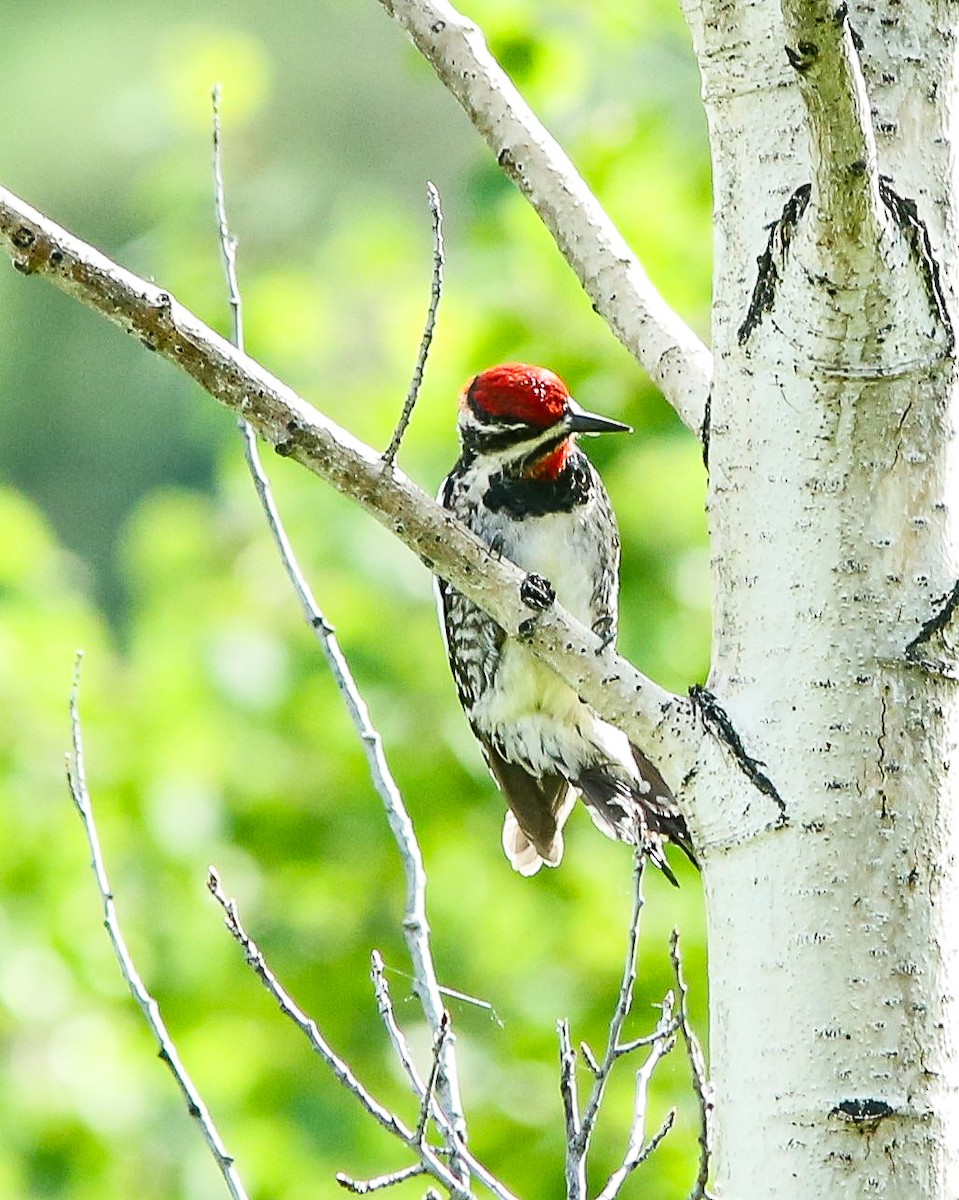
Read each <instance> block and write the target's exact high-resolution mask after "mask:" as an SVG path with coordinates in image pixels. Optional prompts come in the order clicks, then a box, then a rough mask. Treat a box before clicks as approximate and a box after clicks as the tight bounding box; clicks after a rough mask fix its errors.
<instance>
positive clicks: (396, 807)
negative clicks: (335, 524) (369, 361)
mask: <svg viewBox="0 0 959 1200" xmlns="http://www.w3.org/2000/svg"><path fill="white" fill-rule="evenodd" d="M219 98H220V97H219V87H215V88H214V89H213V181H214V201H215V209H216V220H217V229H218V232H219V240H220V251H221V254H222V258H223V268H224V272H225V274H226V281H227V288H228V291H229V300H230V310H231V313H232V318H233V320H232V325H233V342H234V344H235V345H236V347H237V349H239V350H241V351H242V350H243V301H242V296H241V293H240V284H239V278H238V274H237V240H236V238H235V237H234V236H233V235H232V234H231V232H230V226H229V221H228V219H227V212H226V189H225V186H224V182H223V162H222V154H221V139H220V114H219ZM430 188H431V189H432V191H431V192H430V206H431V211H432V213H433V219H434V238H435V241H434V274H433V297H434V298H433V300H432V301H431V304H430V309H429V315H428V318H427V326H426V331H424V335H423V340H422V342H421V345H420V354H419V357H418V358H417V369H416V372H415V373H414V384H412V385H411V388H410V398H409V399H408V404H409V410H410V411H412V406H413V402H415V399H416V392H417V391H418V389H419V383H418V379H419V377H420V376H421V375H422V370H423V365H424V364H425V361H426V354H427V351H428V349H429V343H430V340H431V339H432V326H433V323H434V321H435V316H436V305H437V304H438V303H439V283H440V279H441V272H442V235H441V227H440V219H441V218H440V209H439V197H438V195H437V194H436V190H435V188H433V185H432V184H430ZM434 200H435V203H434ZM404 416H405V417H406V419H407V420H408V419H409V412H407V411H406V409H404ZM237 424H238V427H239V431H240V435H241V437H242V438H243V452H244V455H245V457H246V463H247V467H248V468H249V471H250V475H251V477H252V479H253V484H254V487H255V488H256V493H257V496H258V497H259V500H260V504H261V506H262V508H263V512H264V515H265V516H266V520H267V524H268V526H269V528H270V533H271V534H272V536H273V541H274V543H275V545H276V548H277V550H278V551H279V555H280V559H281V561H282V563H283V567H284V569H285V571H286V573H287V576H288V577H289V579H290V582H291V583H292V584H293V589H294V591H295V592H296V594H297V597H298V599H299V601H300V607H301V608H302V609H303V613H304V616H305V617H306V619H307V622H308V623H309V625H310V628H311V629H312V630H313V632H314V634H315V635H316V637H317V640H318V641H319V643H320V647H321V649H322V650H323V654H324V656H325V658H326V662H327V665H328V667H329V668H330V672H331V674H332V676H333V679H334V681H335V683H336V686H337V688H338V689H339V691H340V695H341V696H342V697H343V700H344V703H345V704H346V708H347V712H348V713H349V716H350V719H351V720H352V722H353V725H354V727H355V728H356V730H357V732H358V734H359V736H360V741H361V742H362V744H363V750H364V753H365V755H366V761H367V766H368V768H369V772H370V777H371V779H372V781H373V786H374V787H375V788H376V792H377V794H378V795H379V797H380V799H381V801H382V802H383V807H384V809H385V810H386V817H387V821H388V822H389V826H390V832H391V833H392V834H393V838H394V840H395V841H396V845H397V848H398V849H399V853H400V859H401V861H402V864H403V871H404V874H405V876H406V911H405V912H404V914H403V936H404V938H405V940H406V947H407V950H408V952H409V956H410V962H411V965H412V967H413V990H414V992H415V993H416V995H417V998H418V999H419V1002H420V1004H421V1005H422V1008H423V1013H424V1015H425V1017H426V1020H427V1022H428V1024H429V1026H430V1029H431V1030H432V1032H433V1034H434V1036H436V1035H437V1033H438V1031H439V1029H440V1027H441V1024H442V1022H443V1019H444V1016H445V1012H444V1006H443V1000H442V998H441V996H440V990H439V984H438V982H437V978H436V967H435V965H434V963H433V952H432V949H431V947H430V927H429V922H428V921H427V917H426V870H425V868H424V866H423V854H422V851H421V850H420V846H419V842H418V841H417V839H416V834H415V832H414V830H413V822H412V821H411V819H410V815H409V812H408V811H407V808H406V804H405V803H404V801H403V796H402V794H401V792H400V789H399V787H398V786H397V784H396V781H395V779H394V778H393V773H392V772H391V770H390V767H389V764H388V763H387V761H386V753H385V751H384V749H383V740H382V738H381V737H380V734H379V731H378V730H377V729H376V727H375V726H374V725H373V722H372V720H371V719H370V713H369V709H368V708H367V706H366V702H365V701H364V699H363V696H362V694H361V692H360V689H359V687H358V686H357V683H356V680H355V679H354V677H353V673H352V671H351V670H350V666H349V663H348V662H347V661H346V657H345V655H344V654H343V651H342V649H341V648H340V644H339V640H338V638H337V637H336V631H335V630H334V628H333V626H332V625H331V624H330V623H329V622H328V621H327V620H326V617H325V616H324V615H323V613H322V611H321V609H320V607H319V605H318V604H317V601H316V597H315V596H314V595H313V590H312V588H311V587H310V585H309V583H308V582H307V580H306V576H305V575H304V574H303V571H302V570H301V568H300V564H299V562H298V560H297V557H296V554H295V552H294V550H293V546H292V545H291V543H290V540H289V538H288V536H287V533H286V529H285V528H284V525H283V521H282V519H281V517H280V513H279V510H278V508H277V506H276V501H275V500H274V498H273V491H272V489H271V487H270V482H269V480H268V479H267V476H266V472H265V471H264V470H263V463H262V461H261V459H260V451H259V447H258V446H257V441H256V434H255V432H254V431H253V429H252V428H251V426H250V424H249V422H248V421H245V420H244V419H243V417H240V418H239V419H238V422H237ZM402 427H403V422H401V424H400V426H399V427H398V428H397V432H396V434H395V435H394V439H393V443H391V445H393V444H394V443H395V446H396V447H398V446H399V442H400V437H401V436H402ZM394 454H395V450H394ZM454 1045H455V1039H454V1038H453V1036H452V1034H450V1035H449V1036H447V1037H445V1038H444V1039H443V1041H442V1043H441V1049H440V1061H439V1077H438V1080H437V1088H436V1091H437V1095H438V1097H439V1101H440V1103H441V1105H442V1106H443V1109H444V1111H445V1112H446V1114H447V1115H448V1117H449V1120H450V1123H451V1124H452V1126H453V1129H454V1130H455V1132H456V1136H457V1139H458V1140H459V1141H463V1142H465V1141H466V1120H465V1117H464V1115H463V1101H462V1098H461V1096H460V1086H459V1073H458V1070H457V1065H456V1054H455V1049H454ZM451 1148H452V1147H451ZM454 1166H455V1164H454Z"/></svg>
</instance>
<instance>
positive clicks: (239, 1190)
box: [67, 654, 247, 1200]
mask: <svg viewBox="0 0 959 1200" xmlns="http://www.w3.org/2000/svg"><path fill="white" fill-rule="evenodd" d="M81 660H82V654H77V661H76V666H75V667H74V672H73V690H72V692H71V693H70V729H71V740H72V742H73V755H72V758H71V757H69V756H68V758H67V782H68V784H69V785H70V794H71V795H72V796H73V802H74V804H75V805H76V808H77V812H78V813H79V814H80V819H81V821H82V822H83V828H84V831H85V833H86V835H87V842H88V844H89V847H90V860H91V866H92V868H93V875H94V878H95V879H96V882H97V889H98V891H99V892H100V902H101V904H102V905H103V924H104V926H105V927H106V931H107V933H108V934H109V937H110V942H111V944H112V946H113V953H114V954H115V955H116V960H117V965H118V966H119V968H120V974H121V975H122V976H123V978H124V979H125V980H126V984H127V987H128V988H129V989H130V995H131V996H132V997H133V999H134V1000H136V1002H137V1004H139V1006H140V1009H141V1010H142V1012H143V1015H144V1017H145V1018H146V1022H147V1024H148V1025H149V1026H150V1029H151V1030H152V1032H153V1036H154V1037H155V1038H156V1040H157V1044H158V1045H159V1047H160V1052H159V1055H160V1058H161V1059H162V1061H163V1062H165V1063H166V1065H167V1066H168V1067H169V1068H170V1073H171V1074H172V1075H173V1078H174V1079H175V1080H176V1083H177V1086H178V1087H179V1089H180V1091H181V1092H182V1093H183V1098H184V1099H185V1100H186V1105H187V1111H188V1112H189V1114H190V1116H191V1117H192V1118H193V1119H194V1120H195V1121H196V1123H197V1124H198V1125H199V1127H200V1130H201V1132H202V1134H203V1139H204V1141H205V1142H206V1144H207V1147H208V1148H209V1150H210V1153H211V1154H212V1155H213V1158H214V1160H215V1162H216V1165H217V1166H218V1167H219V1169H220V1174H221V1175H222V1176H223V1179H224V1182H225V1183H226V1186H227V1189H228V1190H229V1193H230V1195H231V1197H232V1198H233V1200H247V1192H246V1189H245V1187H244V1186H243V1181H242V1180H241V1179H240V1174H239V1172H238V1171H237V1168H236V1163H235V1162H234V1160H233V1155H232V1154H230V1153H229V1151H228V1150H227V1148H226V1146H225V1145H224V1142H223V1138H222V1137H221V1136H220V1131H219V1130H218V1129H217V1127H216V1124H215V1122H214V1120H213V1117H212V1116H211V1115H210V1110H209V1109H208V1108H207V1106H206V1103H205V1102H204V1100H203V1097H202V1096H201V1095H200V1093H199V1092H198V1091H197V1088H196V1085H195V1084H194V1082H193V1080H192V1079H191V1078H190V1076H189V1074H188V1073H187V1069H186V1067H184V1065H183V1063H182V1062H181V1061H180V1055H179V1053H178V1052H177V1048H176V1046H175V1045H174V1043H173V1039H172V1038H171V1037H170V1033H169V1030H168V1029H167V1027H166V1022H165V1021H164V1020H163V1016H162V1015H161V1013H160V1006H159V1005H158V1004H157V1002H156V1000H155V999H154V998H153V996H152V995H151V994H150V993H149V992H148V991H147V988H146V984H145V983H144V982H143V979H142V977H141V976H140V972H139V971H138V970H137V968H136V964H135V963H134V961H133V958H132V956H131V954H130V951H129V949H128V948H127V944H126V939H125V938H124V936H123V931H122V930H121V928H120V920H119V917H118V916H117V909H116V904H115V903H114V900H113V889H112V888H111V886H110V880H109V878H108V877H107V868H106V864H105V863H104V861H103V851H102V850H101V849H100V835H99V833H98V832H97V824H96V820H95V819H94V815H93V802H92V801H91V799H90V792H89V790H88V788H87V770H86V761H85V758H84V753H83V731H82V729H81V726H80V697H79V693H80V662H81Z"/></svg>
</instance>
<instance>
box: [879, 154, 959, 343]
mask: <svg viewBox="0 0 959 1200" xmlns="http://www.w3.org/2000/svg"><path fill="white" fill-rule="evenodd" d="M879 195H880V196H881V198H882V202H883V204H884V205H885V206H886V210H887V211H888V213H889V215H890V216H891V217H892V219H893V220H894V221H895V222H896V224H897V225H898V227H899V229H900V230H901V232H902V235H903V237H904V238H905V239H906V241H907V242H908V243H909V249H910V250H911V251H912V254H913V257H914V258H915V259H916V261H917V262H918V264H919V269H920V271H921V272H922V278H923V282H924V283H925V285H926V292H927V294H928V296H929V302H930V303H931V305H932V307H933V310H934V311H935V312H936V314H937V315H938V317H939V320H940V322H941V323H942V326H943V328H944V329H945V331H946V347H947V350H946V352H947V354H952V352H953V351H954V350H955V348H956V335H955V330H954V329H953V326H952V320H951V318H950V316H949V309H948V308H947V307H946V295H945V292H944V291H943V288H942V281H941V280H940V278H939V263H938V261H937V259H936V256H935V254H934V253H933V249H932V242H931V241H930V240H929V230H928V229H927V228H926V223H925V221H923V219H922V218H921V217H920V216H919V210H918V208H917V206H916V202H915V200H910V199H909V198H908V197H907V196H900V195H899V194H898V192H896V191H895V190H894V188H893V186H892V180H891V179H890V178H889V177H888V175H880V176H879Z"/></svg>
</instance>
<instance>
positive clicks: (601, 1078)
mask: <svg viewBox="0 0 959 1200" xmlns="http://www.w3.org/2000/svg"><path fill="white" fill-rule="evenodd" d="M645 867H646V855H645V853H644V852H643V850H642V848H637V850H636V857H635V861H634V865H633V911H632V915H631V917H630V924H629V934H628V937H627V942H626V962H625V964H624V966H623V982H622V984H621V986H620V989H619V997H618V999H617V1001H616V1009H615V1011H614V1012H613V1016H612V1018H611V1020H610V1022H609V1037H608V1038H607V1041H606V1053H605V1054H604V1055H603V1061H602V1063H600V1065H599V1070H598V1071H596V1072H595V1076H596V1077H595V1079H594V1081H593V1086H592V1089H591V1091H590V1094H589V1099H588V1100H587V1102H586V1110H585V1112H584V1113H583V1122H582V1128H581V1129H580V1133H579V1137H578V1138H577V1139H576V1143H575V1147H574V1149H575V1153H577V1154H579V1155H580V1156H581V1157H585V1156H586V1152H587V1151H588V1149H589V1139H590V1137H591V1136H592V1132H593V1128H594V1126H595V1124H596V1117H597V1116H598V1114H599V1106H600V1105H601V1104H602V1102H603V1093H604V1092H605V1090H606V1084H607V1081H608V1080H609V1073H610V1071H611V1070H612V1069H613V1064H614V1063H615V1062H616V1060H617V1059H618V1058H620V1057H622V1055H623V1054H624V1053H625V1051H624V1050H623V1048H622V1046H621V1045H620V1034H621V1033H622V1030H623V1022H624V1021H625V1020H626V1016H627V1014H628V1013H629V1010H630V1007H631V1006H632V1003H633V986H634V984H635V983H636V952H637V948H638V946H639V926H640V919H641V917H642V912H643V903H644V901H643V871H644V869H645ZM654 1036H655V1035H654Z"/></svg>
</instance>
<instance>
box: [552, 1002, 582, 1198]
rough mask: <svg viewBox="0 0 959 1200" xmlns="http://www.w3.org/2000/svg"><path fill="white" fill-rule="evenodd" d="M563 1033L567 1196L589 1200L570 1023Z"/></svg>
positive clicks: (561, 1061)
mask: <svg viewBox="0 0 959 1200" xmlns="http://www.w3.org/2000/svg"><path fill="white" fill-rule="evenodd" d="M557 1030H558V1033H559V1090H560V1094H561V1095H562V1097H563V1115H564V1116H565V1118H566V1196H567V1200H586V1155H585V1154H583V1153H580V1152H579V1149H578V1148H579V1144H580V1138H581V1136H582V1123H581V1119H580V1114H579V1092H578V1089H577V1086H576V1052H575V1051H574V1050H573V1047H572V1044H571V1043H570V1040H569V1022H568V1021H565V1020H562V1021H560V1022H559V1024H558V1026H557Z"/></svg>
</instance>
